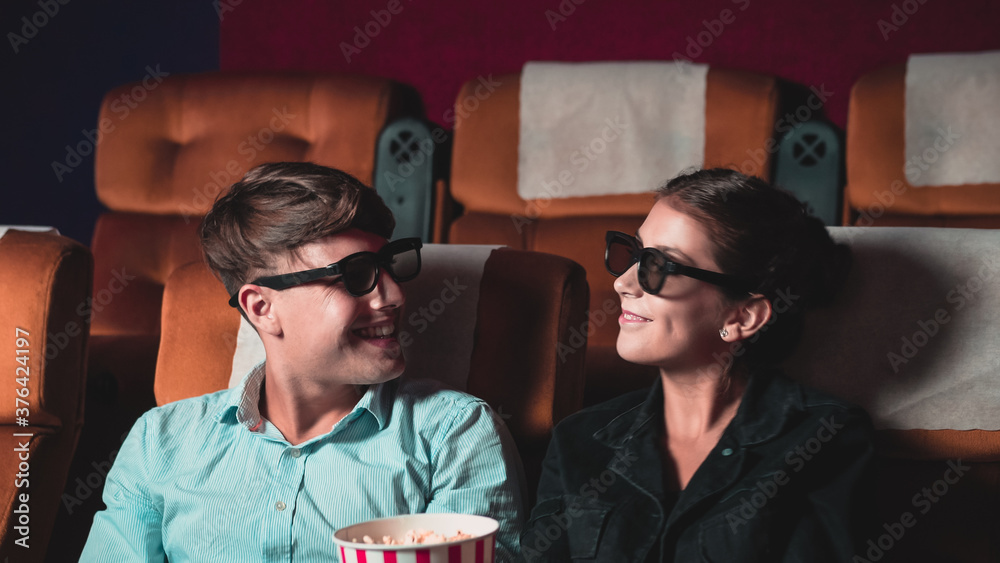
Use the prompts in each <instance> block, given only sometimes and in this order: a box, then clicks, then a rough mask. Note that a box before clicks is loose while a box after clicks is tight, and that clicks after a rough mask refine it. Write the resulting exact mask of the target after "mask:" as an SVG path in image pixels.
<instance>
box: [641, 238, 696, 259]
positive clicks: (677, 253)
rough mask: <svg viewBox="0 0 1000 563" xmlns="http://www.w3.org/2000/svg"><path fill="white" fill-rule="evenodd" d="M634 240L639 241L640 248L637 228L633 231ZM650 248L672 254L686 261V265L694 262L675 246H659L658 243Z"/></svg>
mask: <svg viewBox="0 0 1000 563" xmlns="http://www.w3.org/2000/svg"><path fill="white" fill-rule="evenodd" d="M635 240H636V242H638V243H639V247H640V248H642V247H643V244H642V238H641V237H639V231H638V230H637V231H636V232H635ZM652 248H655V249H657V250H659V251H660V252H662V253H664V254H669V255H674V256H676V257H678V258H680V259H681V260H683V261H685V262H687V263H688V265H691V264H694V260H692V259H691V257H690V256H688V255H687V254H684V253H683V252H681V251H680V250H678V249H676V248H674V247H672V246H659V245H657V246H654V247H652Z"/></svg>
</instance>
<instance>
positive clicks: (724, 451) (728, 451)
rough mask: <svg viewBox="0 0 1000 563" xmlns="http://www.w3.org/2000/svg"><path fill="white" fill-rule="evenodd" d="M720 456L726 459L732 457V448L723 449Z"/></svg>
mask: <svg viewBox="0 0 1000 563" xmlns="http://www.w3.org/2000/svg"><path fill="white" fill-rule="evenodd" d="M722 455H724V456H727V457H728V456H731V455H733V448H725V449H723V450H722Z"/></svg>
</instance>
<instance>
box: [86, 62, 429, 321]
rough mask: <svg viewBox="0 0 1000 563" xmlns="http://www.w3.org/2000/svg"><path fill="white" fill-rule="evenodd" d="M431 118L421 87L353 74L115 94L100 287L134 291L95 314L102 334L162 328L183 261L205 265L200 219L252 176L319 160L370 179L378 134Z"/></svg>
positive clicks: (168, 80) (176, 85)
mask: <svg viewBox="0 0 1000 563" xmlns="http://www.w3.org/2000/svg"><path fill="white" fill-rule="evenodd" d="M420 113H421V110H420V102H419V98H418V96H417V95H416V93H415V92H414V91H413V90H412V89H410V88H408V87H405V86H403V85H400V84H397V83H394V82H391V81H389V80H385V79H381V78H372V77H363V76H354V75H331V74H319V73H297V74H295V73H219V72H216V73H205V74H195V75H174V76H166V77H159V76H157V77H152V76H148V77H146V79H144V80H143V81H140V82H135V83H132V84H126V85H123V86H120V87H118V88H116V89H114V90H112V91H110V92H108V94H107V95H106V96H105V98H104V101H103V103H102V105H101V112H100V117H99V118H98V129H99V131H100V132H101V133H100V134H101V137H100V142H99V144H98V145H97V149H96V156H95V169H96V170H95V184H96V188H97V196H98V198H99V199H100V200H101V203H103V204H104V205H106V206H107V207H108V208H109V209H111V212H110V213H106V214H104V215H103V216H101V217H100V219H99V220H98V224H97V227H96V229H95V232H94V238H93V242H92V245H91V248H92V250H93V252H94V258H95V272H96V277H95V280H94V283H95V288H97V289H98V290H100V289H101V288H105V287H107V286H108V284H113V283H115V282H114V280H115V279H121V278H122V277H125V276H127V277H130V278H131V279H130V285H129V286H128V288H127V291H122V292H121V294H120V295H116V296H115V299H114V300H109V302H108V303H107V304H105V305H102V306H100V307H99V308H95V310H94V321H93V327H92V329H93V333H94V334H95V335H104V334H126V335H128V334H157V333H158V332H159V310H160V308H159V304H160V303H159V302H160V298H161V294H162V291H163V284H164V283H165V282H166V279H167V277H168V276H169V275H170V273H171V272H172V271H173V270H174V268H176V267H177V266H178V265H180V264H184V263H187V262H189V261H192V260H195V259H198V258H199V256H198V246H197V240H196V237H195V229H196V227H197V224H198V222H199V220H200V217H201V216H202V215H203V214H204V213H205V212H206V211H207V210H208V209H209V208H210V207H211V205H212V203H213V202H214V201H215V199H216V197H217V196H218V195H219V194H220V193H221V192H223V191H224V190H226V189H227V188H228V187H229V185H230V184H232V183H233V182H235V181H236V180H238V179H239V178H240V177H242V176H243V174H244V173H245V172H246V171H247V170H249V169H250V168H252V167H253V166H255V165H257V164H260V163H263V162H275V161H282V160H291V161H313V162H316V163H318V164H323V165H327V166H333V167H336V168H340V169H342V170H344V171H346V172H349V173H351V174H353V175H355V176H357V177H358V178H359V179H361V180H362V181H363V182H365V183H368V184H371V181H372V174H373V170H374V165H375V162H374V161H375V143H376V139H377V136H378V134H379V132H380V131H381V130H382V128H383V127H384V126H385V125H386V124H387V123H388V122H390V121H391V120H393V119H395V118H396V117H399V116H403V115H414V114H418V115H419V114H420ZM95 297H96V296H95Z"/></svg>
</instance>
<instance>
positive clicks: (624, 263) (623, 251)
mask: <svg viewBox="0 0 1000 563" xmlns="http://www.w3.org/2000/svg"><path fill="white" fill-rule="evenodd" d="M634 252H635V245H633V244H630V242H629V241H628V240H624V239H621V238H613V239H611V241H610V242H608V253H607V256H606V257H605V260H604V261H605V266H607V268H608V271H609V272H611V273H612V274H614V275H616V276H620V275H622V274H624V273H625V272H627V271H628V269H629V268H631V267H632V264H635V259H634V258H633V256H634Z"/></svg>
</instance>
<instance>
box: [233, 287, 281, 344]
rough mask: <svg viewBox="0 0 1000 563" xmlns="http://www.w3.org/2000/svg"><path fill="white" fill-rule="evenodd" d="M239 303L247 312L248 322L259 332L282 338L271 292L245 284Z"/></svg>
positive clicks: (241, 290) (241, 289)
mask: <svg viewBox="0 0 1000 563" xmlns="http://www.w3.org/2000/svg"><path fill="white" fill-rule="evenodd" d="M239 293H240V297H239V302H240V306H241V307H243V310H244V311H246V314H247V320H249V321H250V324H252V325H253V326H255V327H256V328H257V331H258V332H263V333H266V334H270V335H272V336H281V322H280V321H279V319H278V318H277V315H276V314H275V307H274V303H272V302H271V300H270V299H269V296H268V295H267V294H268V293H270V290H269V289H267V288H263V287H260V286H257V285H253V284H249V283H248V284H245V285H244V286H243V287H241V288H240V292H239Z"/></svg>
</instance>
